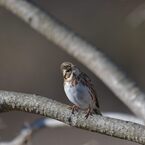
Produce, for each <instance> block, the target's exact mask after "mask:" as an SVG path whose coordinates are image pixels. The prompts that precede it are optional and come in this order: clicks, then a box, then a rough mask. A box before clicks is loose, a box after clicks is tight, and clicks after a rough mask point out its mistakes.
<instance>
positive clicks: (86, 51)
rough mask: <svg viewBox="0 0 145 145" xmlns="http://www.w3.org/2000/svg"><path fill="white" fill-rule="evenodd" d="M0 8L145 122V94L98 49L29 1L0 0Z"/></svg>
mask: <svg viewBox="0 0 145 145" xmlns="http://www.w3.org/2000/svg"><path fill="white" fill-rule="evenodd" d="M0 5H1V6H3V7H5V8H7V9H8V10H10V11H11V12H12V13H14V14H15V15H17V16H19V17H20V18H21V19H23V20H24V21H25V22H26V23H28V24H29V25H30V26H31V27H32V28H34V29H35V30H36V31H38V32H40V33H41V34H42V35H43V36H45V37H46V38H47V39H49V40H51V41H52V42H54V43H55V44H57V45H58V46H60V48H62V49H63V50H65V51H66V52H68V53H69V54H70V55H72V56H74V57H75V58H76V59H77V60H79V61H80V62H82V63H83V64H84V65H85V66H86V67H88V68H89V69H90V70H91V71H92V72H93V73H94V74H96V75H97V76H98V77H99V78H100V79H101V80H102V81H103V82H104V83H105V84H106V85H107V86H108V87H109V88H110V89H111V90H112V91H113V92H114V93H115V94H116V95H117V96H118V97H119V99H120V100H122V101H123V102H124V103H125V104H126V105H127V106H128V107H129V108H130V109H131V110H132V111H133V112H134V113H135V114H136V115H138V116H139V117H141V118H143V119H144V120H145V94H144V93H143V92H142V91H141V90H140V89H139V88H138V87H137V86H135V85H134V82H132V81H131V80H128V79H127V78H126V77H125V75H124V74H123V73H122V72H121V71H120V70H118V68H117V67H116V66H115V65H114V64H113V63H112V62H111V61H110V60H109V59H108V58H107V57H106V56H105V55H104V54H103V53H102V52H100V51H99V50H98V49H97V48H96V47H94V46H92V45H91V44H89V43H88V42H86V41H85V40H84V39H82V38H81V37H79V36H78V35H76V34H75V33H74V32H73V31H71V30H70V29H68V28H66V27H65V26H64V25H63V24H61V23H60V22H59V21H58V20H56V19H55V18H54V17H52V16H51V15H50V14H46V13H44V12H43V11H42V10H40V9H39V8H38V7H36V6H35V5H33V4H31V3H29V2H28V1H25V0H0Z"/></svg>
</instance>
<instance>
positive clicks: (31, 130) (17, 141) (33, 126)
mask: <svg viewBox="0 0 145 145" xmlns="http://www.w3.org/2000/svg"><path fill="white" fill-rule="evenodd" d="M66 126H67V125H66V124H64V123H62V122H60V121H57V120H54V119H50V118H41V119H37V120H35V121H33V122H32V123H30V124H28V123H27V124H25V125H24V127H23V128H22V130H21V131H20V133H19V134H18V135H17V136H16V137H15V138H14V139H13V140H11V141H3V142H0V145H28V144H30V143H31V141H32V136H33V135H34V134H35V133H36V131H40V130H41V129H43V128H46V127H47V128H56V127H66Z"/></svg>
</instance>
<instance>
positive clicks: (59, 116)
mask: <svg viewBox="0 0 145 145" xmlns="http://www.w3.org/2000/svg"><path fill="white" fill-rule="evenodd" d="M0 98H1V99H0V112H1V113H2V112H8V111H14V110H17V111H25V112H30V113H35V114H40V115H43V116H46V117H50V118H53V119H56V120H59V121H62V122H64V123H66V124H68V125H71V126H74V127H77V128H81V129H85V130H88V131H92V132H97V133H101V134H105V135H109V136H112V137H117V138H121V139H125V140H129V141H133V142H137V143H140V144H145V127H144V126H143V125H139V124H136V123H133V122H129V121H122V120H119V119H113V118H109V117H104V116H99V115H93V116H90V117H89V118H88V119H85V114H84V113H83V112H82V111H79V112H76V113H75V114H74V115H72V113H71V110H69V109H68V106H67V105H64V104H61V103H59V102H56V101H54V100H51V99H48V98H45V97H42V96H37V95H30V94H23V93H16V92H8V91H0Z"/></svg>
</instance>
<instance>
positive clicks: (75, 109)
mask: <svg viewBox="0 0 145 145" xmlns="http://www.w3.org/2000/svg"><path fill="white" fill-rule="evenodd" d="M68 108H69V109H71V110H72V114H74V112H75V111H77V112H78V110H79V107H78V106H76V105H73V106H69V107H68Z"/></svg>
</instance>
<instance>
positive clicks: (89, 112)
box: [85, 105, 92, 119]
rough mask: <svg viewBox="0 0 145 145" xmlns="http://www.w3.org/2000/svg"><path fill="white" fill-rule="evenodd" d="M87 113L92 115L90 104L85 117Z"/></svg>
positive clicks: (87, 115)
mask: <svg viewBox="0 0 145 145" xmlns="http://www.w3.org/2000/svg"><path fill="white" fill-rule="evenodd" d="M89 115H92V109H91V107H90V105H89V108H88V109H87V111H86V115H85V117H86V119H87V118H88V117H89Z"/></svg>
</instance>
